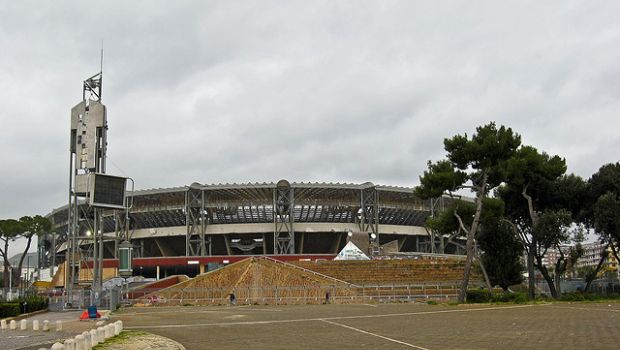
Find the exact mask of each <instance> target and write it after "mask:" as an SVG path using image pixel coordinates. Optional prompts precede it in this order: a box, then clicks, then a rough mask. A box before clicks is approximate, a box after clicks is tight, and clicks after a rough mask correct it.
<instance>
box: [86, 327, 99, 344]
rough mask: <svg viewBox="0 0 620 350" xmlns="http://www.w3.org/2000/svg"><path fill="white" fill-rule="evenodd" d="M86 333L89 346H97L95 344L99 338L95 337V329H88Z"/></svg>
mask: <svg viewBox="0 0 620 350" xmlns="http://www.w3.org/2000/svg"><path fill="white" fill-rule="evenodd" d="M88 333H89V334H90V346H92V347H95V346H97V344H99V339H98V337H97V330H95V329H91V330H90V331H88Z"/></svg>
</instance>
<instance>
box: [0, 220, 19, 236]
mask: <svg viewBox="0 0 620 350" xmlns="http://www.w3.org/2000/svg"><path fill="white" fill-rule="evenodd" d="M23 227H24V226H23V223H22V222H21V221H19V220H15V219H6V220H0V236H2V237H3V238H5V239H15V238H17V236H18V235H19V234H20V233H22V232H23V231H24V230H23Z"/></svg>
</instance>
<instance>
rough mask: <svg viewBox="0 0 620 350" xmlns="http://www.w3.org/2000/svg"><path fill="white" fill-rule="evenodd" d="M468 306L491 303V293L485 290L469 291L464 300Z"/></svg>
mask: <svg viewBox="0 0 620 350" xmlns="http://www.w3.org/2000/svg"><path fill="white" fill-rule="evenodd" d="M465 300H466V301H467V302H468V303H470V304H477V303H488V302H491V292H489V291H488V290H486V289H471V290H468V291H467V298H466V299H465Z"/></svg>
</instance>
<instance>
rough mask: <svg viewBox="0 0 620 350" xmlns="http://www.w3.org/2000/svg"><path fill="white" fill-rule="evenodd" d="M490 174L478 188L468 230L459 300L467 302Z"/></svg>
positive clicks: (484, 177) (484, 176) (485, 176)
mask: <svg viewBox="0 0 620 350" xmlns="http://www.w3.org/2000/svg"><path fill="white" fill-rule="evenodd" d="M487 179H488V175H487V173H486V172H485V173H484V174H483V176H482V183H481V184H480V187H479V188H478V193H477V195H476V214H475V215H474V220H473V221H472V223H471V227H470V228H469V231H468V232H467V245H466V249H467V258H466V259H465V270H464V271H463V283H462V284H461V288H460V290H459V298H458V302H459V303H463V302H465V297H466V295H467V286H468V285H469V275H470V273H471V265H472V261H473V259H474V254H475V251H474V238H475V236H476V231H478V224H479V223H480V215H481V213H482V200H483V199H484V195H485V191H486V185H487Z"/></svg>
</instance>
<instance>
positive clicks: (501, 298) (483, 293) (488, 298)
mask: <svg viewBox="0 0 620 350" xmlns="http://www.w3.org/2000/svg"><path fill="white" fill-rule="evenodd" d="M526 302H527V296H526V295H525V293H510V292H503V293H491V292H489V291H488V290H486V289H473V290H468V291H467V303H470V304H479V303H516V304H523V303H526Z"/></svg>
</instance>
